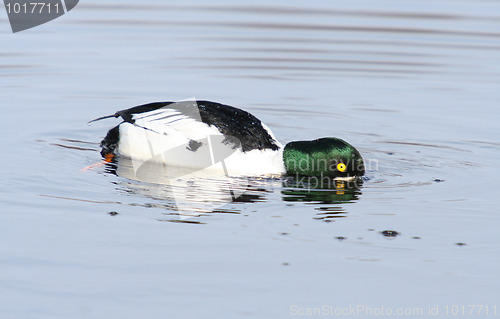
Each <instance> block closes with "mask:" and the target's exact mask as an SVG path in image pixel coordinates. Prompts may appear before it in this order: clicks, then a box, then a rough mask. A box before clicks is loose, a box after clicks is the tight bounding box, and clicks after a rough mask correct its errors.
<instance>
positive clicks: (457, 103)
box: [0, 0, 500, 319]
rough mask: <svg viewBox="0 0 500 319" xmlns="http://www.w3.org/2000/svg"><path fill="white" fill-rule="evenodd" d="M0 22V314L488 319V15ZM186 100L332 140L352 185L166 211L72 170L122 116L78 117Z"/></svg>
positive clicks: (491, 101) (492, 83) (491, 71)
mask: <svg viewBox="0 0 500 319" xmlns="http://www.w3.org/2000/svg"><path fill="white" fill-rule="evenodd" d="M1 12H2V13H1V16H0V26H1V29H0V43H1V47H0V92H1V97H2V98H1V102H0V106H1V111H2V134H1V135H0V141H1V145H2V148H3V152H2V156H1V164H2V170H0V190H1V192H0V199H1V203H2V208H1V213H0V300H2V302H1V303H0V317H1V318H51V319H53V318H138V317H144V318H200V317H217V318H242V317H248V318H288V317H299V318H313V317H314V318H315V317H350V316H354V315H353V314H352V313H349V314H346V313H342V311H343V310H345V309H353V308H355V309H356V311H357V312H356V316H357V317H361V318H362V317H374V316H376V315H377V311H378V313H379V314H380V313H381V314H383V315H386V316H389V315H390V314H389V312H388V311H389V310H390V311H392V312H391V314H392V316H393V317H411V318H416V317H422V318H430V317H433V318H451V317H453V318H455V317H475V318H487V317H494V315H496V316H498V315H500V309H497V308H498V307H500V304H498V295H499V292H500V290H499V285H500V274H499V270H498V269H500V257H499V256H500V249H499V244H498V243H499V242H500V232H499V231H498V229H499V226H500V218H499V215H498V214H499V205H498V202H497V201H496V199H497V197H498V186H497V184H498V179H499V177H500V175H499V173H498V172H499V171H498V162H499V159H500V142H499V139H498V137H499V136H500V125H499V124H498V123H499V115H500V111H499V108H498V107H499V101H500V90H499V89H498V83H499V82H500V63H498V62H499V58H500V53H499V52H500V3H498V2H494V1H466V0H464V1H432V2H430V1H387V0H382V1H376V2H374V1H356V2H352V1H333V2H328V3H326V2H320V1H308V2H307V3H298V2H297V3H293V2H292V3H289V2H284V1H278V2H274V3H268V2H264V1H256V2H252V3H248V4H243V3H236V2H232V1H223V0H221V1H216V2H210V3H206V2H201V1H187V2H184V3H183V4H182V5H181V4H173V3H168V2H167V3H165V2H163V1H154V0H149V1H143V2H141V3H138V2H132V1H121V2H107V3H102V2H98V1H85V2H80V3H79V4H78V6H77V7H76V8H75V9H73V10H72V11H71V12H70V13H68V14H67V15H64V16H63V17H61V18H59V19H57V20H54V21H52V22H50V23H47V24H44V25H42V26H39V27H37V28H34V29H31V30H28V31H25V32H21V33H16V34H12V33H11V30H10V27H9V25H8V21H7V16H6V13H5V11H1ZM191 97H195V98H198V99H206V100H213V101H217V102H220V103H224V104H229V105H233V106H236V107H240V108H243V109H245V110H247V111H249V112H251V113H252V114H254V115H256V116H257V117H258V118H260V119H261V120H262V121H263V122H265V123H267V125H268V126H269V127H270V128H271V129H272V130H273V132H274V133H275V135H276V136H277V138H278V139H279V140H280V141H281V142H282V143H283V144H284V143H287V142H289V141H294V140H308V139H314V138H318V137H325V136H335V137H339V138H342V139H345V140H347V141H349V143H351V144H352V145H354V146H356V148H358V149H359V151H360V152H361V154H362V155H363V157H364V159H365V161H366V162H367V164H369V165H368V171H367V173H366V180H365V181H364V183H363V184H362V185H361V186H360V187H359V189H339V188H332V189H308V188H307V187H306V188H304V187H303V186H304V185H297V184H296V183H294V181H293V180H292V181H290V180H288V179H284V178H282V179H279V178H278V179H249V180H247V181H245V182H246V184H245V185H242V184H238V183H236V184H233V186H232V187H233V188H236V189H239V190H241V193H242V194H243V195H242V196H241V197H240V198H239V199H238V200H236V201H235V202H232V203H229V204H227V203H225V197H223V196H222V195H221V194H220V192H218V190H219V186H220V183H219V182H218V181H217V180H199V181H196V182H195V185H194V186H193V183H191V184H190V183H188V181H181V182H180V183H179V184H176V185H171V187H172V189H174V190H175V191H178V192H179V193H182V194H184V197H183V206H182V211H183V212H184V213H186V212H187V214H188V215H187V217H186V218H181V216H179V211H178V210H176V205H175V204H176V203H175V201H174V200H173V198H172V189H168V188H165V185H162V184H154V183H147V182H144V181H138V180H134V178H133V176H130V175H127V163H126V162H122V163H121V164H120V163H119V170H118V171H116V170H114V169H113V167H110V166H109V165H108V166H96V167H94V168H93V169H88V170H82V169H83V168H85V167H87V166H89V165H92V164H93V163H96V162H99V161H100V160H101V158H100V155H99V142H100V140H101V139H102V138H103V137H104V135H105V134H106V132H107V130H108V129H110V128H111V127H113V126H114V125H116V124H118V120H114V119H110V120H106V121H101V122H97V123H94V124H93V125H92V126H87V122H88V121H89V120H92V119H94V118H96V117H99V116H103V115H107V114H112V113H114V112H115V111H117V110H120V109H124V108H128V107H131V106H134V105H138V104H143V103H147V102H153V101H164V100H180V99H186V98H191ZM183 183H184V184H183ZM214 185H215V186H214ZM221 196H222V197H221ZM207 205H208V206H207ZM207 207H208V208H207ZM181 214H182V213H181ZM384 231H385V232H384ZM387 231H391V232H387ZM396 232H397V233H396ZM471 305H478V306H479V305H481V306H482V308H481V309H480V310H479V308H478V307H472V308H471ZM318 309H319V310H318ZM370 309H371V310H370ZM381 309H384V310H381ZM388 309H389V310H388ZM336 311H337V313H336ZM370 311H371V312H370ZM381 311H382V312H381ZM384 311H385V312H384ZM436 311H437V312H436ZM471 311H472V314H471ZM478 311H479V312H478ZM495 311H496V313H495ZM398 313H399V314H398ZM397 314H398V315H397ZM379 317H380V316H379Z"/></svg>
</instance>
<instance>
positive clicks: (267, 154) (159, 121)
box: [94, 101, 365, 179]
mask: <svg viewBox="0 0 500 319" xmlns="http://www.w3.org/2000/svg"><path fill="white" fill-rule="evenodd" d="M110 117H121V118H122V119H123V122H122V123H121V124H119V125H118V126H116V127H114V128H112V129H111V130H109V132H108V133H107V135H106V137H105V138H104V139H103V141H102V142H101V147H102V150H101V154H102V155H103V156H104V157H105V158H106V159H107V160H110V159H111V158H112V157H114V156H115V155H120V156H124V157H127V158H131V159H132V160H138V161H140V162H141V163H144V162H148V161H152V162H157V163H163V164H166V165H172V166H181V167H189V168H191V169H192V171H195V170H197V169H202V168H206V167H210V166H213V165H214V164H216V163H221V164H222V165H219V166H222V169H223V170H224V172H225V173H226V175H228V174H229V175H242V176H245V175H246V176H259V175H282V174H293V175H306V176H327V177H329V178H332V179H352V178H354V177H356V176H362V175H363V174H364V172H365V169H364V163H363V158H362V157H361V155H360V154H359V152H358V151H357V150H356V149H355V148H354V147H353V146H351V145H350V144H349V143H347V142H345V141H343V140H341V139H338V138H333V137H328V138H321V139H317V140H313V141H298V142H290V143H288V144H287V145H286V146H285V147H283V146H282V145H281V144H280V143H279V142H278V141H277V140H276V138H275V137H274V135H273V133H272V132H271V131H270V130H269V128H268V127H267V126H266V125H265V124H264V123H262V122H261V121H260V120H259V119H257V118H256V117H255V116H253V115H252V114H250V113H248V112H246V111H243V110H240V109H238V108H234V107H231V106H228V105H223V104H219V103H214V102H209V101H183V102H156V103H150V104H145V105H140V106H136V107H133V108H130V109H127V110H122V111H118V112H116V113H115V114H114V115H110V116H105V117H101V118H99V119H96V120H100V119H104V118H110ZM96 120H94V121H96Z"/></svg>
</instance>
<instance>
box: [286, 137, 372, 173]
mask: <svg viewBox="0 0 500 319" xmlns="http://www.w3.org/2000/svg"><path fill="white" fill-rule="evenodd" d="M283 161H284V163H285V168H286V172H287V174H293V175H296V174H298V175H307V176H330V177H333V178H336V177H352V176H363V175H364V174H365V165H364V162H363V158H362V157H361V155H360V154H359V152H358V150H357V149H355V148H354V147H353V146H352V145H351V144H349V143H347V142H346V141H344V140H341V139H338V138H334V137H325V138H320V139H317V140H314V141H297V142H290V143H288V144H287V145H286V146H285V149H284V151H283Z"/></svg>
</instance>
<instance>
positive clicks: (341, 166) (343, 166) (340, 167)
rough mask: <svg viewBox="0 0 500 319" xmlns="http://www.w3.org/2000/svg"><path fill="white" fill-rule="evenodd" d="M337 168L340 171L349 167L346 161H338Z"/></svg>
mask: <svg viewBox="0 0 500 319" xmlns="http://www.w3.org/2000/svg"><path fill="white" fill-rule="evenodd" d="M337 169H338V170H339V172H344V171H345V170H346V169H347V166H345V164H344V163H338V164H337Z"/></svg>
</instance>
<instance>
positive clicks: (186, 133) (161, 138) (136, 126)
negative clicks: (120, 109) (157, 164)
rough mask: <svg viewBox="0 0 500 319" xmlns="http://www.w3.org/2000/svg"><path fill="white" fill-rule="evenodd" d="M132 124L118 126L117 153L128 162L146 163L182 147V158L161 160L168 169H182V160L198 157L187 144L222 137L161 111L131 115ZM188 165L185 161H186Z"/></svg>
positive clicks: (176, 113) (172, 112)
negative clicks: (176, 167) (125, 157)
mask: <svg viewBox="0 0 500 319" xmlns="http://www.w3.org/2000/svg"><path fill="white" fill-rule="evenodd" d="M132 119H133V120H134V123H133V124H132V123H122V124H121V125H120V144H119V146H118V153H119V154H121V155H124V156H127V157H129V158H132V159H137V160H140V161H148V160H151V159H152V158H155V157H157V156H158V154H163V153H166V154H168V151H169V150H171V149H174V148H179V147H180V148H182V146H183V145H186V153H185V154H184V155H183V156H184V158H182V156H171V157H170V156H169V158H165V159H163V161H164V162H166V163H168V164H171V165H182V164H185V161H186V160H187V159H186V157H189V156H194V157H196V156H198V155H199V154H196V152H194V151H190V150H189V145H190V142H192V141H197V140H204V139H206V138H207V136H209V135H210V136H214V135H216V136H222V134H221V133H220V132H219V130H218V129H217V128H216V127H214V126H209V125H207V124H205V123H203V122H201V120H200V121H197V120H196V119H193V118H192V117H189V116H187V115H185V114H182V113H181V112H179V111H178V110H175V109H169V108H162V109H160V110H154V111H150V112H144V113H140V114H134V115H133V117H132ZM188 162H189V161H188Z"/></svg>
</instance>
